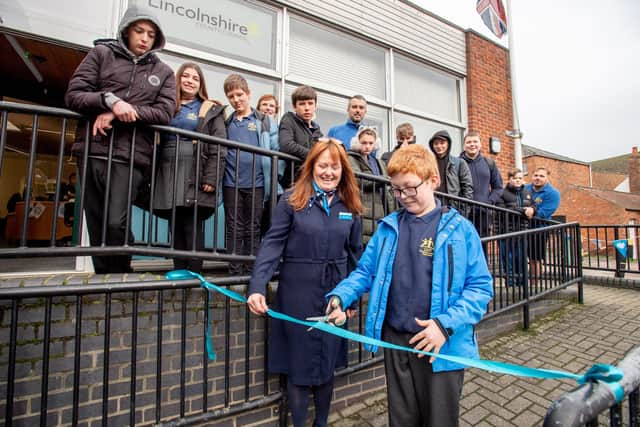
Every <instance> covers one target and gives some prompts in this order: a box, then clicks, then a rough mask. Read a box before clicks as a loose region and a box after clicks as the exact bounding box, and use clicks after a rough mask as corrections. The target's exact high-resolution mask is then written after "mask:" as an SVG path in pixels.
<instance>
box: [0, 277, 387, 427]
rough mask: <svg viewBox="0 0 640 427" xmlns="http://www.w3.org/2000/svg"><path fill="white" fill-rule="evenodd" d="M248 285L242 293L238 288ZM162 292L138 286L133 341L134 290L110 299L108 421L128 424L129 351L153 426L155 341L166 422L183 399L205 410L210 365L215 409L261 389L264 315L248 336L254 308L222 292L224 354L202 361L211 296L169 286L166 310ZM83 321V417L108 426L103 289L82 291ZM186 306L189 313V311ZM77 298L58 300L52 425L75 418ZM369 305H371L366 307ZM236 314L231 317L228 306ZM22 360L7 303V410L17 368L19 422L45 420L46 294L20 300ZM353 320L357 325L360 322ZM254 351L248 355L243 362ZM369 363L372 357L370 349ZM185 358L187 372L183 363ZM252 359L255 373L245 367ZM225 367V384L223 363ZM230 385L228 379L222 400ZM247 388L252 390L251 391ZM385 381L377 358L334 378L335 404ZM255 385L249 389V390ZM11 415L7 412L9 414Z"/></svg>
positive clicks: (0, 364) (353, 353) (142, 409)
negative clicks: (12, 355)
mask: <svg viewBox="0 0 640 427" xmlns="http://www.w3.org/2000/svg"><path fill="white" fill-rule="evenodd" d="M239 291H243V290H239ZM158 295H159V293H158V291H144V292H140V293H139V300H138V307H137V313H138V317H137V328H136V332H137V343H136V345H135V346H133V345H132V343H133V341H132V339H133V335H132V330H133V329H132V312H133V311H134V308H133V307H134V306H133V301H134V300H133V296H132V293H130V292H128V293H116V294H114V295H113V298H112V301H111V311H110V312H111V322H110V333H109V341H110V342H109V353H108V354H109V369H108V375H109V395H108V413H109V423H110V425H126V424H129V416H130V408H131V407H132V406H131V399H130V395H131V393H130V391H131V381H132V369H131V368H132V366H134V365H133V364H132V350H133V349H134V348H135V350H136V353H137V354H136V363H135V371H136V372H135V390H136V393H135V396H136V410H135V420H136V424H140V425H151V424H153V423H155V413H156V381H157V376H156V369H157V367H158V365H157V360H158V347H160V351H161V353H162V354H161V358H160V366H161V387H160V411H161V421H162V422H166V421H169V420H176V419H177V418H178V417H179V415H180V411H181V408H180V406H181V402H184V404H183V406H184V414H185V415H196V414H200V413H202V412H203V387H204V384H205V383H204V380H203V376H204V374H205V371H203V366H206V374H207V375H208V381H206V390H207V392H206V396H207V400H208V402H207V408H208V410H209V411H215V410H222V409H224V408H225V407H228V406H234V405H239V404H242V403H244V402H246V401H249V400H254V399H258V398H261V397H262V396H264V369H263V368H264V356H263V355H264V336H265V333H264V322H265V320H264V319H263V318H258V317H256V316H253V315H251V316H250V317H249V318H248V319H249V342H248V346H247V342H246V341H245V327H246V325H247V323H246V321H247V317H246V316H247V312H246V309H245V307H246V306H244V305H241V304H239V303H235V302H232V303H229V304H228V305H227V303H226V302H225V300H223V299H222V298H221V297H220V296H218V295H216V296H214V297H212V300H211V307H212V310H211V313H212V319H211V326H212V335H213V345H214V349H215V350H216V352H217V356H218V358H217V361H215V362H206V361H205V359H204V356H205V349H204V342H205V340H204V325H205V322H204V316H205V310H204V307H205V306H204V293H203V292H202V291H201V290H200V289H191V290H186V291H184V300H183V291H182V290H169V291H163V292H162V309H161V310H159V306H158V298H159V297H158ZM81 300H82V313H81V317H80V319H81V322H80V333H81V339H80V348H79V350H80V352H79V359H78V363H79V367H80V371H79V372H80V374H79V377H78V379H79V384H80V386H79V389H78V392H79V412H78V417H79V420H81V421H82V423H81V425H86V426H93V425H100V424H101V419H102V418H101V414H102V395H103V372H104V369H103V363H104V356H105V352H104V341H105V337H104V335H105V318H106V316H105V307H106V298H105V295H104V294H100V295H95V296H84V297H82V298H81ZM183 307H184V310H183ZM76 308H77V305H76V298H75V297H54V298H53V299H52V312H51V313H52V314H51V321H50V322H49V323H50V325H51V330H50V332H51V335H50V337H51V338H50V341H49V342H50V346H49V351H50V364H49V375H48V377H47V378H48V387H47V402H46V403H47V405H48V413H47V420H48V423H47V424H49V425H69V424H70V423H71V422H72V402H73V384H74V353H75V344H76V340H75V339H74V336H75V330H76V325H77V323H76ZM363 309H364V311H365V312H366V307H364V308H363ZM158 312H161V313H162V327H161V332H162V344H161V345H160V346H159V345H158V339H157V325H158ZM226 312H228V316H229V317H228V318H229V319H231V320H230V321H229V322H228V324H227V322H226V321H225V313H226ZM18 313H19V315H18V316H19V317H18V322H17V323H18V328H17V344H18V345H17V348H16V363H15V364H14V365H13V366H12V367H9V364H8V362H9V345H8V344H9V337H10V324H11V305H10V302H9V301H7V300H4V301H0V396H2V398H0V413H2V414H4V413H5V412H6V400H5V399H4V396H6V394H7V377H8V374H9V369H12V371H13V373H15V391H14V396H15V397H14V407H13V425H14V426H20V425H23V426H31V425H37V424H38V423H39V415H40V408H41V402H42V401H41V393H40V390H41V385H42V377H43V362H42V360H43V350H44V345H43V343H44V341H45V340H44V337H45V328H44V320H45V301H44V299H43V298H38V299H24V300H20V302H19V304H18ZM183 317H184V322H185V323H184V325H185V327H184V334H185V335H184V337H185V338H184V358H183V357H182V354H181V352H182V342H183V340H182V334H183V329H182V324H183ZM354 323H356V327H357V322H354ZM227 327H228V328H229V330H230V335H229V337H230V339H229V352H228V353H229V354H227V352H226V351H225V338H224V337H225V329H226V328H227ZM246 350H248V354H249V358H248V359H245V351H246ZM363 357H364V360H367V359H368V358H369V357H370V355H369V354H367V353H366V352H363ZM349 361H350V362H349V363H350V365H354V364H355V363H357V361H358V346H357V344H353V343H351V345H350V353H349ZM182 363H184V371H182V370H181V364H182ZM246 363H248V370H247V369H246V368H245V364H246ZM226 369H228V374H229V377H228V382H227V381H225V370H226ZM181 375H184V399H182V398H181V385H180V384H181V381H180V378H181ZM225 383H227V384H228V386H229V395H228V402H227V404H225V399H226V398H227V396H225V387H224V386H225ZM245 385H246V387H247V389H245ZM384 386H385V380H384V368H383V366H382V364H381V363H377V364H375V365H373V366H370V367H368V368H366V369H363V370H360V371H357V372H354V373H351V374H348V375H343V376H339V377H337V378H336V382H335V391H334V401H333V409H341V408H344V407H345V406H347V405H350V404H352V403H353V402H354V401H356V400H360V399H362V398H364V397H366V396H367V395H369V394H372V393H374V392H378V391H380V390H381V389H383V388H384ZM267 388H268V391H267V394H273V393H276V392H277V391H278V379H277V377H269V378H268V386H267ZM247 390H248V394H247ZM3 419H4V417H3ZM277 420H278V405H277V404H272V405H270V406H267V407H264V408H260V409H256V410H254V411H251V412H245V413H242V414H240V415H237V416H235V417H232V418H228V417H227V418H225V419H223V420H220V421H219V422H216V423H212V424H210V425H226V426H233V425H238V426H239V425H243V426H244V425H275V424H277Z"/></svg>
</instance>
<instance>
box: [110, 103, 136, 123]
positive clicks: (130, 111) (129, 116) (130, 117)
mask: <svg viewBox="0 0 640 427" xmlns="http://www.w3.org/2000/svg"><path fill="white" fill-rule="evenodd" d="M111 111H113V114H115V115H116V117H117V118H118V120H120V121H121V122H126V123H131V122H135V121H136V120H137V119H138V112H137V111H136V109H135V108H133V106H132V105H131V104H129V103H128V102H126V101H123V100H119V101H116V103H115V104H113V106H112V107H111Z"/></svg>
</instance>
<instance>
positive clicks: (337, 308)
mask: <svg viewBox="0 0 640 427" xmlns="http://www.w3.org/2000/svg"><path fill="white" fill-rule="evenodd" d="M325 313H326V314H327V323H333V324H334V325H336V326H342V325H344V322H346V321H347V315H346V314H345V312H344V311H342V302H341V301H340V298H338V297H336V296H333V297H331V299H330V300H329V304H328V305H327V309H326V310H325Z"/></svg>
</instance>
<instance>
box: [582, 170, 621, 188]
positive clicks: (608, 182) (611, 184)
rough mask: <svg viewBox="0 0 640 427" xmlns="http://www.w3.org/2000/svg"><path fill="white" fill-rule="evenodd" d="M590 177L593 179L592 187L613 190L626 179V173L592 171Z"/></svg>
mask: <svg viewBox="0 0 640 427" xmlns="http://www.w3.org/2000/svg"><path fill="white" fill-rule="evenodd" d="M591 179H592V180H593V188H598V189H600V190H613V189H615V188H616V187H617V186H618V185H620V184H621V183H622V182H623V181H624V180H625V179H627V175H625V174H622V173H613V172H595V171H592V172H591Z"/></svg>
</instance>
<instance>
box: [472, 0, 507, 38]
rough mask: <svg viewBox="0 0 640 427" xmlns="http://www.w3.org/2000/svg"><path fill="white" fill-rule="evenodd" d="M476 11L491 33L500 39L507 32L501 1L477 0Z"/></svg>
mask: <svg viewBox="0 0 640 427" xmlns="http://www.w3.org/2000/svg"><path fill="white" fill-rule="evenodd" d="M476 10H477V11H478V13H479V14H480V17H481V18H482V20H483V21H484V24H485V25H486V26H487V27H489V29H490V30H491V32H492V33H493V34H495V35H496V36H498V38H502V35H503V34H504V33H506V32H507V15H506V13H505V11H504V6H503V5H502V0H478V1H477V2H476Z"/></svg>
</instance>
